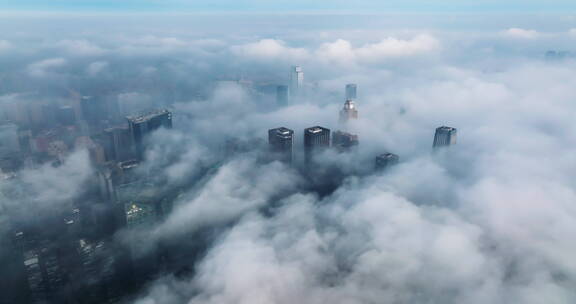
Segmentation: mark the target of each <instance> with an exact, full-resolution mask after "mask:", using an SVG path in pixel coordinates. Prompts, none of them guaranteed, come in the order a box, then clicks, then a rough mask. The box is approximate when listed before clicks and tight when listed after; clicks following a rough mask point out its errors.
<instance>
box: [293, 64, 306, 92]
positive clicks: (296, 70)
mask: <svg viewBox="0 0 576 304" xmlns="http://www.w3.org/2000/svg"><path fill="white" fill-rule="evenodd" d="M303 86H304V72H303V71H302V67H299V66H293V67H292V70H291V71H290V96H291V97H294V98H297V97H300V96H301V95H302V87H303Z"/></svg>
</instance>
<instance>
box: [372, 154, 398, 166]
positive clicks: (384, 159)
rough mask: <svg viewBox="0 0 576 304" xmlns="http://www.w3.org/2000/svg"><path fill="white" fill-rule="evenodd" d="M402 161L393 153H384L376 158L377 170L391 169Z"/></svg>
mask: <svg viewBox="0 0 576 304" xmlns="http://www.w3.org/2000/svg"><path fill="white" fill-rule="evenodd" d="M399 161H400V157H398V155H396V154H393V153H389V152H387V153H384V154H380V155H378V156H376V163H375V167H376V170H386V169H388V168H389V167H391V166H393V165H396V164H397V163H398V162H399Z"/></svg>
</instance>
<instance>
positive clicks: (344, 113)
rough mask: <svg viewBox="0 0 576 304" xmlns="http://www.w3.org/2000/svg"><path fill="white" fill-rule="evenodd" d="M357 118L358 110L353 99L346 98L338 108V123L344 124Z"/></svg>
mask: <svg viewBox="0 0 576 304" xmlns="http://www.w3.org/2000/svg"><path fill="white" fill-rule="evenodd" d="M357 118H358V110H357V109H356V105H355V104H354V101H353V100H350V99H349V100H346V102H345V103H344V108H342V110H340V124H342V125H344V126H345V125H346V124H347V123H348V122H349V121H351V120H354V119H357Z"/></svg>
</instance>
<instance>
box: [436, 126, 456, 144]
mask: <svg viewBox="0 0 576 304" xmlns="http://www.w3.org/2000/svg"><path fill="white" fill-rule="evenodd" d="M456 133H457V130H456V129H455V128H451V127H446V126H442V127H438V128H436V133H435V134H434V144H433V147H434V148H439V147H447V146H451V145H454V144H456Z"/></svg>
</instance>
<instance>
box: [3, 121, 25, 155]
mask: <svg viewBox="0 0 576 304" xmlns="http://www.w3.org/2000/svg"><path fill="white" fill-rule="evenodd" d="M19 151H20V140H19V137H18V126H17V125H15V124H13V123H11V122H4V123H0V156H6V155H10V154H14V153H18V152H19Z"/></svg>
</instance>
